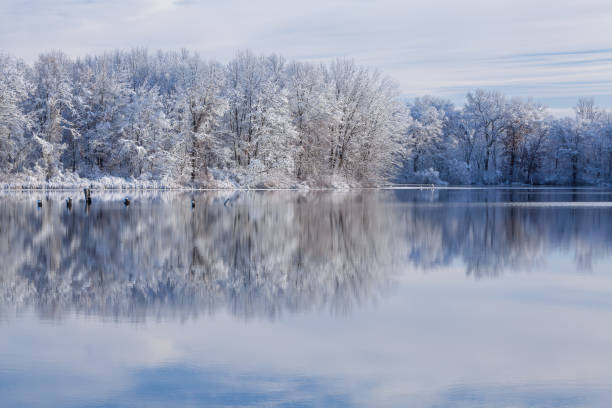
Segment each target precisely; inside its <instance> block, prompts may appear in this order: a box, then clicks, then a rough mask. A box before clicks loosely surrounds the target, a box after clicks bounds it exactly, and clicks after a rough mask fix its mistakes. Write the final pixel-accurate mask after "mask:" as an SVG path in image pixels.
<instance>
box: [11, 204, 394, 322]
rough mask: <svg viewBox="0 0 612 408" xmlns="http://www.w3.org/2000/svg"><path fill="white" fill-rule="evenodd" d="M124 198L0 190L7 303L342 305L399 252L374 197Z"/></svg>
mask: <svg viewBox="0 0 612 408" xmlns="http://www.w3.org/2000/svg"><path fill="white" fill-rule="evenodd" d="M118 198H119V197H112V196H111V197H108V199H107V200H106V201H104V202H102V201H100V199H98V201H95V202H94V205H92V207H91V208H90V210H89V212H85V211H82V210H83V206H82V205H81V204H82V203H75V206H74V209H73V211H72V212H68V211H67V210H66V209H65V207H64V206H63V205H61V204H60V203H61V200H60V198H59V197H56V198H55V199H54V200H50V201H46V202H45V203H44V205H43V208H42V209H40V210H38V209H36V208H33V207H32V206H31V205H29V204H30V203H29V202H28V200H27V197H21V198H19V197H3V198H2V199H1V200H0V223H1V224H2V225H3V227H2V228H3V229H2V234H1V236H2V241H0V256H1V257H2V258H4V259H10V263H7V264H5V265H4V266H2V267H1V268H0V285H1V287H2V290H3V300H4V301H5V303H8V304H9V305H15V306H17V307H19V306H22V307H25V306H35V307H37V308H38V309H39V310H40V311H41V312H43V313H48V314H49V315H50V316H53V315H56V314H60V315H61V313H62V312H63V311H66V310H68V309H77V310H79V311H83V312H87V313H98V314H103V315H107V316H123V315H128V316H131V317H133V318H136V319H139V318H142V317H143V316H144V315H145V314H168V313H172V312H177V313H181V316H183V317H186V316H189V315H195V314H198V313H202V312H209V313H213V312H215V311H216V310H217V309H219V308H227V309H228V310H229V311H230V312H231V313H233V314H235V315H239V316H244V317H250V316H259V315H264V316H270V317H273V316H276V315H278V314H279V313H281V312H283V311H290V312H300V311H304V310H309V309H312V308H329V309H331V310H332V311H333V312H334V313H345V312H347V311H348V310H350V308H351V307H352V306H353V305H355V304H358V303H361V302H363V301H367V300H369V299H370V298H371V297H372V296H375V295H376V293H378V291H379V289H380V288H381V287H382V286H384V285H386V284H387V282H388V280H389V276H388V274H389V272H390V266H391V263H392V261H393V259H394V258H396V257H397V254H392V252H391V251H393V250H394V248H395V250H396V251H397V250H398V244H397V243H395V244H394V241H393V239H392V238H393V236H397V235H399V234H398V233H395V234H393V231H394V230H397V226H394V225H393V218H392V217H391V215H390V214H387V213H385V212H384V211H380V210H377V209H376V206H377V205H380V204H381V202H380V201H379V200H377V199H376V197H374V196H372V195H367V194H366V195H361V194H357V195H354V194H317V193H309V194H307V195H297V194H294V193H292V194H282V193H241V194H239V195H237V196H236V197H234V198H233V199H232V200H231V201H230V202H229V203H228V204H227V205H224V202H225V197H220V196H215V195H214V194H202V195H198V197H197V205H196V208H195V209H194V210H192V209H191V208H190V205H189V202H190V196H188V195H186V194H158V195H147V196H144V195H143V196H141V197H134V199H133V204H132V205H131V206H130V207H129V208H124V207H123V205H122V204H121V201H120V199H118ZM144 200H146V201H147V202H146V203H144Z"/></svg>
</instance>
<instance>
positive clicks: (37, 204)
mask: <svg viewBox="0 0 612 408" xmlns="http://www.w3.org/2000/svg"><path fill="white" fill-rule="evenodd" d="M36 206H37V207H38V208H42V200H38V201H37V202H36Z"/></svg>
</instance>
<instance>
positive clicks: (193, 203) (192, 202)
mask: <svg viewBox="0 0 612 408" xmlns="http://www.w3.org/2000/svg"><path fill="white" fill-rule="evenodd" d="M191 208H195V200H194V199H193V198H192V199H191Z"/></svg>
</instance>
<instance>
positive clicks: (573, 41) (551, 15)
mask: <svg viewBox="0 0 612 408" xmlns="http://www.w3.org/2000/svg"><path fill="white" fill-rule="evenodd" d="M611 39H612V1H610V0H574V1H568V0H513V1H506V0H503V1H501V0H498V1H496V0H488V1H486V0H463V1H457V0H429V1H412V0H404V1H398V0H377V1H373V0H307V1H289V0H257V1H255V0H250V1H249V0H223V1H219V0H214V1H212V0H0V50H1V51H3V52H9V53H11V54H13V55H15V56H18V57H21V58H23V59H25V60H26V61H29V62H32V61H34V60H35V59H36V57H37V55H38V54H39V53H41V52H44V51H48V50H52V49H60V50H63V51H64V52H66V53H67V54H68V55H71V56H82V55H85V54H92V53H101V52H104V51H107V50H112V49H117V48H119V49H127V50H129V49H131V48H135V47H147V48H148V49H149V50H151V52H153V51H155V50H157V49H163V50H169V49H180V48H187V49H190V50H194V51H197V52H199V53H200V55H202V56H203V57H205V58H212V59H217V60H220V61H222V62H225V61H228V60H229V59H230V58H231V57H232V56H233V55H234V54H235V53H236V52H237V51H238V50H244V49H251V50H253V51H255V52H257V53H272V52H274V53H278V54H281V55H283V56H285V57H286V58H287V59H290V60H292V59H297V60H303V61H314V62H318V61H329V60H333V59H335V58H339V57H348V58H352V59H354V60H355V61H356V62H358V63H361V64H365V65H368V66H371V67H374V68H377V69H379V70H380V71H381V72H383V73H385V74H387V75H389V76H391V77H392V78H393V79H394V80H395V81H396V82H397V83H398V85H399V86H400V89H401V92H402V94H403V95H404V96H405V97H408V98H409V97H415V96H419V95H424V94H432V95H436V96H440V97H445V98H450V99H452V100H453V101H454V102H456V103H462V102H463V100H464V96H465V94H466V93H467V92H468V91H469V90H472V89H474V88H477V87H480V88H486V89H496V90H499V91H502V92H503V93H505V94H507V95H509V96H522V97H533V98H534V99H536V100H538V101H540V102H542V103H545V104H546V105H548V106H550V107H551V108H553V110H554V111H556V112H558V113H561V112H569V111H570V108H571V107H572V106H573V105H575V103H576V100H577V98H578V97H581V96H586V97H593V98H594V99H595V101H596V103H598V104H599V105H600V106H603V107H608V108H609V107H612V41H611Z"/></svg>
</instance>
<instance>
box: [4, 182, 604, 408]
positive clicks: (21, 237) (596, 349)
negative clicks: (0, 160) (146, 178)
mask: <svg viewBox="0 0 612 408" xmlns="http://www.w3.org/2000/svg"><path fill="white" fill-rule="evenodd" d="M68 196H72V197H73V199H74V203H73V206H72V209H68V208H67V207H66V205H65V202H64V200H65V198H66V197H68ZM124 197H125V193H101V192H94V195H93V202H92V204H91V206H89V207H87V206H86V205H85V202H84V201H82V199H81V197H80V196H79V195H78V193H76V192H56V193H49V194H48V195H46V194H43V193H15V192H13V193H0V406H3V407H4V406H6V407H22V406H23V407H30V406H36V407H155V406H159V407H166V406H194V407H200V406H211V407H225V406H227V407H230V406H231V407H236V406H238V407H244V406H257V407H259V406H271V407H310V406H323V407H353V406H364V407H372V406H376V407H405V406H411V407H448V406H453V407H608V406H609V401H612V385H611V384H612V325H610V322H612V192H611V191H610V190H605V189H521V188H514V189H503V188H500V189H435V190H419V189H416V190H405V189H397V190H360V191H352V192H304V193H300V192H280V191H279V192H235V193H226V192H199V193H193V194H192V193H177V192H149V193H130V198H131V205H130V206H129V207H126V206H124V204H123V198H124ZM38 199H41V200H42V201H43V206H42V208H37V206H36V200H38ZM191 199H194V200H195V201H196V207H195V208H194V209H192V208H191Z"/></svg>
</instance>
